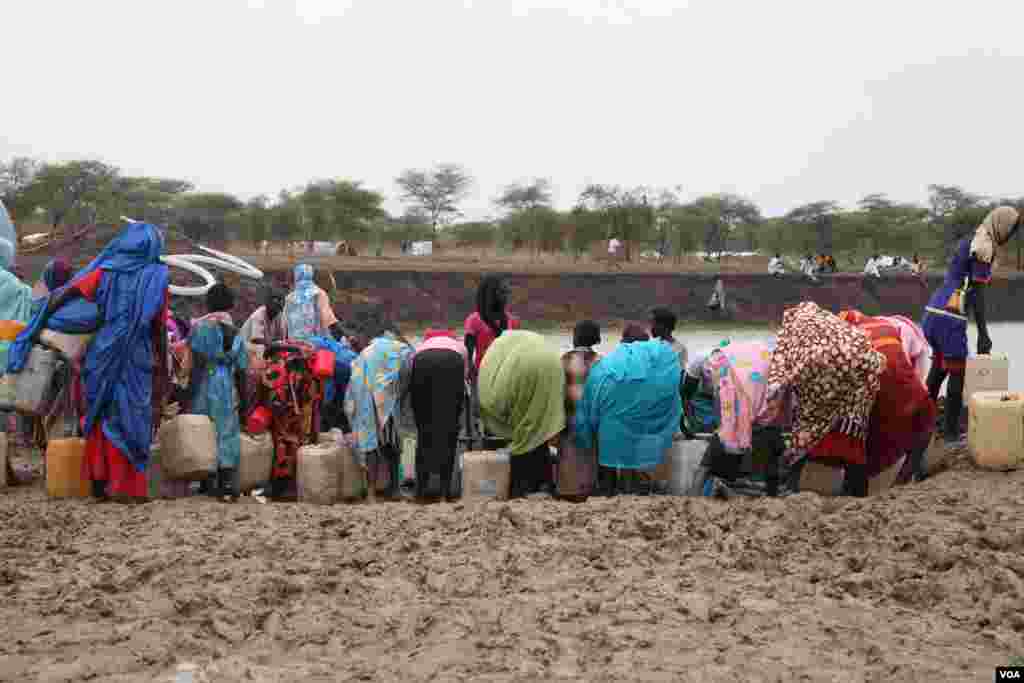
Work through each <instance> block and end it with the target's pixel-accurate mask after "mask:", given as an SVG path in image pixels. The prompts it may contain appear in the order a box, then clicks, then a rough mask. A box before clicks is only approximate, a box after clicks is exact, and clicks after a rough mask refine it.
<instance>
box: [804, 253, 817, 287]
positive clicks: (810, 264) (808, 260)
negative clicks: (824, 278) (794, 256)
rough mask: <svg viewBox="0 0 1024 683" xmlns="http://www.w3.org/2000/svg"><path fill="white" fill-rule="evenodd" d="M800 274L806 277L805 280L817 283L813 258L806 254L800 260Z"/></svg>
mask: <svg viewBox="0 0 1024 683" xmlns="http://www.w3.org/2000/svg"><path fill="white" fill-rule="evenodd" d="M800 272H801V273H803V274H804V275H805V276H807V279H809V280H810V281H811V282H817V281H818V276H817V268H816V267H815V265H814V257H813V256H811V255H810V254H807V255H806V256H804V257H803V258H802V259H800Z"/></svg>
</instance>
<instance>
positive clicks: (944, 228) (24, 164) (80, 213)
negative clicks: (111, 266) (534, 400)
mask: <svg viewBox="0 0 1024 683" xmlns="http://www.w3.org/2000/svg"><path fill="white" fill-rule="evenodd" d="M473 184H474V180H473V178H472V176H471V175H470V174H469V172H468V171H466V169H464V168H463V167H461V166H459V165H456V164H439V165H437V166H435V167H434V168H430V169H408V170H405V171H403V172H402V173H401V174H399V175H398V176H397V177H396V178H395V188H396V196H397V198H398V199H399V200H400V201H401V202H402V204H403V205H404V206H405V207H406V208H405V212H404V213H403V214H402V215H400V216H393V215H389V214H388V212H386V211H385V210H384V208H383V203H384V200H385V197H384V196H383V195H382V194H381V193H379V192H376V191H373V190H370V189H368V188H366V187H364V186H363V184H362V183H361V182H360V181H358V180H351V179H318V180H313V181H310V182H309V183H307V184H306V185H304V186H301V187H297V188H292V189H284V190H281V191H280V192H278V193H277V195H275V196H268V195H261V196H258V197H254V198H252V199H249V200H248V201H243V200H242V199H239V198H238V197H236V196H234V195H231V194H226V193H215V192H197V191H196V190H195V188H194V186H193V185H192V183H190V182H188V181H185V180H180V179H172V178H155V177H144V176H131V175H126V174H124V173H122V172H121V171H120V170H119V169H118V168H116V167H115V166H112V165H109V164H106V163H103V162H100V161H95V160H81V161H69V162H63V163H45V162H41V161H38V160H35V159H32V158H27V157H17V158H13V159H10V160H8V161H6V162H0V200H2V201H3V202H4V204H5V206H6V207H7V208H8V210H9V211H10V212H11V214H12V215H13V216H14V217H15V221H16V223H18V224H26V223H46V224H48V225H50V226H51V228H52V229H54V230H57V231H59V230H61V229H62V227H63V226H69V225H82V224H111V223H117V222H119V220H120V217H121V216H128V217H131V218H135V219H138V220H146V221H150V222H154V223H158V224H161V225H165V226H168V227H169V228H171V229H175V230H178V231H180V232H181V233H183V234H184V235H186V236H187V237H189V238H190V239H194V240H197V241H222V240H228V239H242V240H247V241H250V242H252V243H254V244H255V243H262V242H263V241H265V240H269V241H294V240H320V241H333V240H340V239H346V240H355V241H364V242H371V243H373V242H376V243H377V244H380V243H382V242H399V241H403V240H415V239H435V240H439V241H440V242H441V243H442V244H452V245H454V246H457V247H461V248H466V249H471V250H472V249H479V250H480V252H481V255H485V254H486V253H487V252H488V251H490V250H493V251H494V252H495V253H501V252H502V251H511V250H528V251H529V252H530V253H531V254H533V255H534V256H535V257H537V258H540V257H542V256H543V255H544V254H551V253H561V254H569V255H571V256H572V257H573V258H575V259H577V260H578V259H580V258H582V257H583V256H584V255H585V254H587V253H588V252H589V251H590V250H591V249H592V248H593V246H594V245H595V244H597V243H601V242H604V241H605V240H607V239H609V238H610V237H613V236H614V237H617V238H619V239H620V240H622V242H623V243H624V244H625V258H626V259H627V260H635V259H636V258H637V257H638V255H639V254H641V253H643V252H645V251H653V252H657V253H659V254H660V255H661V256H662V257H664V258H666V259H674V260H676V261H679V260H681V259H682V257H683V256H684V255H686V254H692V253H694V252H698V251H701V252H705V253H708V254H716V253H721V252H726V251H760V252H762V253H775V252H779V253H783V254H788V255H794V256H795V255H803V254H808V253H814V254H817V253H828V254H833V255H835V256H836V258H837V260H840V261H841V260H842V258H843V256H844V255H845V256H846V257H847V258H848V259H850V260H851V261H855V260H857V259H860V258H863V256H864V255H865V254H868V253H874V252H878V253H892V254H897V253H898V254H909V253H920V254H922V255H924V256H926V257H939V256H941V255H942V254H943V253H944V252H946V251H948V250H949V248H950V246H951V245H952V244H954V243H955V241H956V240H957V239H958V238H959V237H961V236H962V235H965V234H967V233H969V232H970V231H972V230H974V228H975V227H976V226H977V225H978V223H979V222H980V221H981V219H982V218H983V217H984V215H985V213H986V212H987V211H988V210H989V209H990V208H991V207H992V206H995V205H997V204H1004V203H1005V204H1011V205H1013V206H1017V207H1020V208H1024V197H1017V198H1013V197H991V196H986V195H982V194H976V193H973V192H970V191H968V190H966V189H964V188H963V187H960V186H958V185H943V184H933V185H929V186H928V202H927V204H926V205H920V204H916V203H914V202H902V201H898V200H894V199H891V198H889V197H888V196H887V195H886V194H884V193H877V194H870V195H868V196H866V197H864V198H862V199H861V200H860V201H859V202H857V205H856V206H855V207H853V208H847V209H844V208H842V207H840V205H839V204H838V203H837V202H835V201H831V200H822V201H816V202H811V203H808V204H805V205H802V206H799V207H797V208H795V209H793V210H792V211H790V212H788V213H787V214H785V215H784V216H778V217H765V216H764V215H763V214H762V212H761V209H760V208H759V207H758V206H757V204H756V203H754V202H753V201H751V200H749V199H747V198H744V197H740V196H737V195H734V194H728V193H718V194H709V195H705V196H701V197H698V198H697V199H694V200H692V201H683V200H682V199H681V198H680V195H681V189H680V188H678V187H676V188H655V187H647V186H635V187H628V186H622V185H613V184H596V183H595V184H591V185H588V186H587V187H585V188H584V189H583V191H582V192H581V193H580V194H579V196H578V197H577V199H576V202H575V206H574V207H573V208H572V209H570V210H567V211H563V210H558V209H556V208H555V207H554V201H553V190H554V188H553V186H552V184H551V182H550V181H549V180H547V179H545V178H536V179H534V180H530V181H527V182H521V183H514V184H510V185H507V186H506V187H504V188H502V189H501V191H500V192H499V194H498V196H497V197H494V198H493V202H494V206H495V209H496V211H497V212H498V213H500V217H499V218H496V219H493V220H487V221H464V220H461V219H462V217H463V214H462V211H461V208H460V207H461V206H462V205H463V203H464V202H465V200H466V199H467V198H468V197H469V195H470V192H471V190H472V188H473Z"/></svg>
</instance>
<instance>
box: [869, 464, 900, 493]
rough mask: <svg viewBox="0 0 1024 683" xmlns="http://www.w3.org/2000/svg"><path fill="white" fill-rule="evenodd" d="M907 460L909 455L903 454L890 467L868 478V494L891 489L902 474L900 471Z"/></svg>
mask: <svg viewBox="0 0 1024 683" xmlns="http://www.w3.org/2000/svg"><path fill="white" fill-rule="evenodd" d="M906 460H907V456H903V457H902V458H900V459H899V460H897V461H896V462H894V463H893V464H892V465H890V466H889V467H887V468H885V469H884V470H882V471H881V472H879V473H878V474H876V475H875V476H873V477H871V478H870V479H868V495H869V496H877V495H878V494H880V493H885V492H886V491H888V490H889V489H891V488H892V487H893V486H894V485H895V484H896V479H897V478H898V477H899V476H900V471H901V470H902V469H903V465H904V464H905V462H906Z"/></svg>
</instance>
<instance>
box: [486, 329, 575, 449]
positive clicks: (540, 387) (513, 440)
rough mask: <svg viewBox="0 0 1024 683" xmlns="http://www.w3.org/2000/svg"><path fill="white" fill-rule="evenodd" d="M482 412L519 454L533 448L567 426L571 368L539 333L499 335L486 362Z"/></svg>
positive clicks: (488, 353) (489, 426) (521, 332)
mask: <svg viewBox="0 0 1024 683" xmlns="http://www.w3.org/2000/svg"><path fill="white" fill-rule="evenodd" d="M478 386H479V392H480V415H481V417H483V420H484V424H485V425H486V426H487V427H488V428H489V429H491V430H492V431H493V432H494V434H496V435H497V436H499V437H501V438H504V439H509V441H510V443H509V452H510V454H511V455H513V456H517V455H522V454H524V453H529V452H530V451H532V450H534V449H535V448H537V447H538V446H540V445H541V444H543V443H544V442H545V441H547V440H548V439H550V438H551V437H553V436H555V435H556V434H558V433H559V432H560V431H562V429H563V428H564V427H565V400H564V396H565V370H564V369H563V368H562V359H561V357H560V356H559V354H558V351H557V350H556V349H554V348H553V347H551V346H550V345H549V344H548V343H547V341H546V340H545V339H544V337H542V336H541V335H539V334H537V333H535V332H525V331H521V330H513V331H510V332H506V333H505V334H503V335H501V336H500V337H498V338H497V339H496V340H495V341H494V343H493V344H491V346H490V348H489V349H488V350H487V355H486V356H484V361H483V363H482V364H481V365H480V376H479V380H478Z"/></svg>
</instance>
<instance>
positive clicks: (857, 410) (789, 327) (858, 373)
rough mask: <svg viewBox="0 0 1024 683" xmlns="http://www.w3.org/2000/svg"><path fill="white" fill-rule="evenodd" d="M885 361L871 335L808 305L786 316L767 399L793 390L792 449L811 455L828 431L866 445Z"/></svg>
mask: <svg viewBox="0 0 1024 683" xmlns="http://www.w3.org/2000/svg"><path fill="white" fill-rule="evenodd" d="M884 369H885V357H884V356H882V355H881V354H880V353H878V352H877V351H875V350H874V348H872V346H871V342H870V340H869V339H868V337H867V335H865V334H864V332H862V331H861V330H859V329H857V328H856V327H853V326H852V325H849V324H847V323H846V322H844V321H843V320H841V319H839V318H838V317H837V316H835V315H832V314H831V313H829V312H828V311H826V310H825V309H823V308H820V307H819V306H818V305H817V304H815V303H813V302H810V301H807V302H804V303H802V304H799V305H798V306H795V307H793V308H790V309H789V310H787V311H786V312H785V314H783V317H782V329H781V330H780V331H779V336H778V342H777V345H776V348H775V353H774V354H773V355H772V362H771V367H770V368H769V370H768V392H767V398H768V399H769V400H773V399H775V398H777V397H778V395H779V394H781V393H785V392H789V391H792V393H793V394H794V395H795V397H796V405H795V406H794V414H793V437H792V439H793V440H792V449H793V450H794V451H795V452H801V451H807V450H809V449H811V448H813V447H814V446H816V445H817V444H818V443H820V442H821V440H822V439H824V438H825V436H826V435H827V434H828V433H829V432H830V431H837V432H840V433H842V434H846V435H847V436H850V437H852V438H854V439H857V440H860V441H863V440H864V438H865V437H866V435H867V425H868V416H869V415H870V413H871V407H872V405H873V404H874V402H875V396H876V395H877V394H878V388H879V376H880V375H881V374H882V371H883V370H884Z"/></svg>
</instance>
